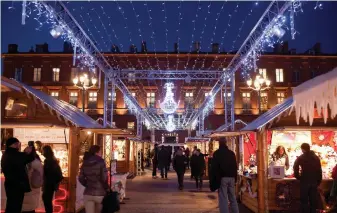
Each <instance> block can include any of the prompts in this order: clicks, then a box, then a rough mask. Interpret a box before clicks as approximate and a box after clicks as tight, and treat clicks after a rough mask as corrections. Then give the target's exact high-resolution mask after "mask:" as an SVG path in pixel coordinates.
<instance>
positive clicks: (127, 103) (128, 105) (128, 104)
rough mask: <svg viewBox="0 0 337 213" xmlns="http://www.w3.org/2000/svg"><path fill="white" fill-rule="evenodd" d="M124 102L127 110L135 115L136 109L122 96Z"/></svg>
mask: <svg viewBox="0 0 337 213" xmlns="http://www.w3.org/2000/svg"><path fill="white" fill-rule="evenodd" d="M124 102H125V105H126V106H127V108H128V109H129V110H130V111H131V113H133V114H137V107H136V106H135V105H134V104H133V103H132V101H131V100H130V99H129V98H128V97H127V96H125V95H124Z"/></svg>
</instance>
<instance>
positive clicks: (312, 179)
mask: <svg viewBox="0 0 337 213" xmlns="http://www.w3.org/2000/svg"><path fill="white" fill-rule="evenodd" d="M301 149H302V152H303V154H302V155H301V156H299V157H298V158H297V159H296V161H295V163H294V175H295V177H296V179H298V180H300V199H301V212H305V213H307V212H308V213H309V212H310V213H313V212H316V209H317V204H318V203H317V195H318V191H317V188H318V186H319V184H320V183H321V181H322V167H321V161H320V159H319V158H318V156H317V155H316V154H315V153H314V152H313V151H311V150H310V145H309V144H307V143H303V144H302V145H301ZM299 167H301V174H300V172H299ZM308 201H309V205H308Z"/></svg>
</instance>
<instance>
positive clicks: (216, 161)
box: [210, 138, 239, 213]
mask: <svg viewBox="0 0 337 213" xmlns="http://www.w3.org/2000/svg"><path fill="white" fill-rule="evenodd" d="M213 177H216V178H215V179H217V181H219V183H218V186H219V187H220V188H219V189H218V196H219V199H218V201H219V209H220V213H229V212H230V211H229V208H228V202H229V204H230V210H231V213H239V207H238V203H237V201H236V196H235V184H236V180H237V163H236V157H235V154H234V152H233V151H231V150H229V149H228V147H227V145H226V139H225V138H221V139H220V140H219V149H218V150H216V151H215V152H214V154H213V160H212V164H211V178H210V179H211V180H213V179H214V178H213ZM217 188H218V187H217Z"/></svg>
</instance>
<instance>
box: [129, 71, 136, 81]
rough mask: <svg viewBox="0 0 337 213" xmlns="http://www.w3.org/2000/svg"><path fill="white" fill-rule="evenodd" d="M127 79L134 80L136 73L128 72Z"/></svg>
mask: <svg viewBox="0 0 337 213" xmlns="http://www.w3.org/2000/svg"><path fill="white" fill-rule="evenodd" d="M128 81H129V82H135V81H136V73H132V72H130V73H128Z"/></svg>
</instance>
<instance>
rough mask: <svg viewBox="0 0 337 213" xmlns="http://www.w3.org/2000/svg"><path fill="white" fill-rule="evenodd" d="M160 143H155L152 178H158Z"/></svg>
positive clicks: (152, 154)
mask: <svg viewBox="0 0 337 213" xmlns="http://www.w3.org/2000/svg"><path fill="white" fill-rule="evenodd" d="M158 152H159V151H158V144H155V145H154V149H153V150H152V153H151V156H152V178H153V179H156V178H157V167H158Z"/></svg>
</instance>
